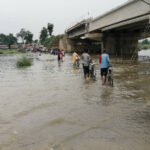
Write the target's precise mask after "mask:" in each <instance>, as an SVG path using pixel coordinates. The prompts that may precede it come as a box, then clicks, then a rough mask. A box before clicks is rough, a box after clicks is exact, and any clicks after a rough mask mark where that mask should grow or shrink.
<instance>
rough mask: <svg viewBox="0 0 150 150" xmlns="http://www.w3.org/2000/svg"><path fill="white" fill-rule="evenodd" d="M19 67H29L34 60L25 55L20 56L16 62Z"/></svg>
mask: <svg viewBox="0 0 150 150" xmlns="http://www.w3.org/2000/svg"><path fill="white" fill-rule="evenodd" d="M16 65H17V67H19V68H21V67H28V66H31V65H32V62H31V60H30V59H29V58H27V57H25V56H23V57H22V58H20V59H19V60H18V61H17V63H16Z"/></svg>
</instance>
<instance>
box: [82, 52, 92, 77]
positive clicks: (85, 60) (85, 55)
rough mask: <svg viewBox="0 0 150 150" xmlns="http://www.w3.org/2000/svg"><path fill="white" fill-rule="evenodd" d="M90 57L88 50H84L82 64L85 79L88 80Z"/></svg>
mask: <svg viewBox="0 0 150 150" xmlns="http://www.w3.org/2000/svg"><path fill="white" fill-rule="evenodd" d="M90 59H91V58H90V55H89V54H88V51H87V50H84V53H83V54H82V61H83V62H82V64H83V71H84V79H85V80H86V78H87V77H89V65H90Z"/></svg>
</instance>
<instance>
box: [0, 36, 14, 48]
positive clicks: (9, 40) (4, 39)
mask: <svg viewBox="0 0 150 150" xmlns="http://www.w3.org/2000/svg"><path fill="white" fill-rule="evenodd" d="M0 43H1V44H6V45H8V47H9V49H11V45H12V44H15V43H17V38H16V37H15V36H14V35H13V34H11V33H10V34H9V35H5V34H0Z"/></svg>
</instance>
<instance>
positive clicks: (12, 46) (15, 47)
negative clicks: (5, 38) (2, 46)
mask: <svg viewBox="0 0 150 150" xmlns="http://www.w3.org/2000/svg"><path fill="white" fill-rule="evenodd" d="M10 48H11V49H17V48H18V45H11V46H10Z"/></svg>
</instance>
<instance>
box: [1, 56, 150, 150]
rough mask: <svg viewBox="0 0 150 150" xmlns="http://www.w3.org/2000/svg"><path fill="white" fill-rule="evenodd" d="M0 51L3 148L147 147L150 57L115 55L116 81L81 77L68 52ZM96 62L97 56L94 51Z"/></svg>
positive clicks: (97, 149) (79, 149) (133, 149)
mask: <svg viewBox="0 0 150 150" xmlns="http://www.w3.org/2000/svg"><path fill="white" fill-rule="evenodd" d="M19 57H21V56H20V55H7V56H3V55H1V56H0V149H2V150H106V149H107V150H149V147H150V143H149V141H150V132H149V131H150V88H149V85H150V68H149V66H150V65H149V63H143V62H138V63H135V64H131V63H129V62H127V61H126V62H123V63H122V60H119V59H112V60H111V61H112V64H113V69H114V81H115V83H114V87H113V88H112V87H110V86H102V85H101V81H100V77H99V66H97V79H96V81H93V80H90V79H89V80H87V81H84V79H83V72H82V66H80V68H74V67H73V66H72V58H71V56H69V55H67V56H65V58H64V61H63V62H58V61H57V57H56V56H50V55H45V54H42V55H41V56H39V55H36V54H28V57H30V58H31V59H33V66H31V67H29V68H26V69H17V68H16V60H17V59H18V58H19ZM93 58H94V59H95V61H96V62H97V63H98V56H93Z"/></svg>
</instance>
